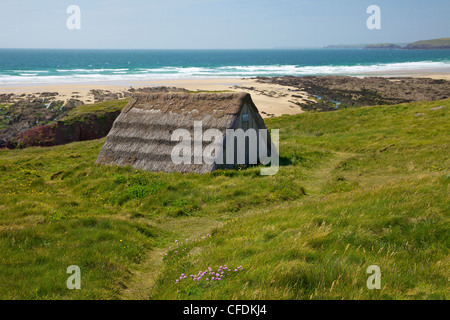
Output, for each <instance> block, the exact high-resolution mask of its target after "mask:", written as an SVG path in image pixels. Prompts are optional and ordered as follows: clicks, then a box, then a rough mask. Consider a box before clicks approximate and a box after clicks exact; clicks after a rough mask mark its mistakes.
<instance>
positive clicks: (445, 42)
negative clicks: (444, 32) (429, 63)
mask: <svg viewBox="0 0 450 320" xmlns="http://www.w3.org/2000/svg"><path fill="white" fill-rule="evenodd" d="M406 49H450V38H440V39H433V40H422V41H417V42H413V43H410V44H408V45H407V46H406Z"/></svg>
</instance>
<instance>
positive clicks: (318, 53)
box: [0, 49, 450, 85]
mask: <svg viewBox="0 0 450 320" xmlns="http://www.w3.org/2000/svg"><path fill="white" fill-rule="evenodd" d="M422 69H427V70H436V71H438V70H443V69H446V70H447V71H450V50H362V49H298V50H297V49H296V50H294V49H292V50H45V49H42V50H36V49H0V84H1V85H8V84H28V83H70V82H92V81H116V80H158V79H185V78H233V77H254V76H282V75H294V76H305V75H365V74H371V73H374V72H379V73H383V72H386V73H390V72H396V71H402V70H422Z"/></svg>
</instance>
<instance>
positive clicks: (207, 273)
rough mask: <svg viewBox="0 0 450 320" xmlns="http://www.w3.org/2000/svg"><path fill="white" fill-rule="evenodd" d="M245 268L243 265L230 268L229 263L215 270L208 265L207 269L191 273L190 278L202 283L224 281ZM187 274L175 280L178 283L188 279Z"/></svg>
mask: <svg viewBox="0 0 450 320" xmlns="http://www.w3.org/2000/svg"><path fill="white" fill-rule="evenodd" d="M243 270H244V268H243V267H242V266H239V267H236V268H234V269H233V268H229V267H227V265H223V266H220V267H219V268H218V269H217V271H214V270H213V269H212V268H211V267H208V268H207V269H206V270H200V271H199V272H198V273H197V274H191V275H190V278H191V280H192V281H194V282H197V283H200V281H205V282H206V281H208V282H214V281H216V282H217V281H222V280H223V279H225V278H226V277H229V276H232V275H233V274H236V273H238V272H240V271H243ZM186 278H187V276H186V275H185V274H184V273H182V274H181V276H180V277H179V278H178V279H176V280H175V283H176V284H179V283H180V282H181V281H182V280H184V279H186Z"/></svg>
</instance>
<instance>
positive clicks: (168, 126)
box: [96, 93, 270, 173]
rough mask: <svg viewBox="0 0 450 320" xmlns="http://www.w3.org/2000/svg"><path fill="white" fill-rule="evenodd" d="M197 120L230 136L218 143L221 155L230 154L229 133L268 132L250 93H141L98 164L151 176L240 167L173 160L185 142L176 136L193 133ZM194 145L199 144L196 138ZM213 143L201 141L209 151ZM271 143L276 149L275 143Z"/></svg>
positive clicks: (120, 120) (123, 116)
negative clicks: (180, 132)
mask: <svg viewBox="0 0 450 320" xmlns="http://www.w3.org/2000/svg"><path fill="white" fill-rule="evenodd" d="M196 121H201V123H202V125H203V130H207V129H218V130H220V132H221V133H222V134H223V136H224V137H225V138H224V140H223V141H220V142H219V143H218V146H219V148H221V152H224V151H225V150H224V149H226V145H227V144H226V141H225V140H226V135H225V132H226V130H227V129H242V130H243V131H244V132H246V131H247V130H248V129H256V130H258V129H266V126H265V124H264V120H263V119H262V117H261V115H260V114H259V112H258V109H257V108H256V106H255V104H254V103H253V101H252V99H251V97H250V94H248V93H220V94H218V93H138V94H135V95H133V96H132V97H131V98H130V101H129V103H128V104H127V106H126V107H125V108H124V109H123V110H122V113H121V114H120V115H119V117H118V118H117V119H116V121H115V122H114V124H113V127H112V129H111V131H110V132H109V134H108V136H107V138H106V142H105V144H104V146H103V148H102V150H101V152H100V155H99V157H98V159H97V162H96V163H99V164H114V165H119V166H133V167H134V168H137V169H143V170H149V171H164V172H173V171H176V172H197V173H205V172H211V171H213V170H216V169H218V168H221V167H233V166H235V163H236V162H234V163H233V164H230V163H225V164H223V165H221V164H218V163H210V164H207V163H204V162H203V163H201V164H199V163H198V162H197V164H195V161H192V162H191V164H186V163H180V164H176V163H174V162H173V161H172V160H173V158H172V157H171V156H172V152H173V150H174V147H175V146H176V145H177V144H178V143H179V141H172V140H173V139H172V138H173V136H172V134H173V133H174V131H175V130H177V129H180V128H182V129H187V130H188V131H191V132H192V131H193V130H194V122H196ZM197 123H198V122H197ZM259 139H260V138H259V137H258V141H259ZM267 140H270V137H268V139H267ZM211 141H212V140H211ZM197 142H198V141H197ZM193 143H194V144H195V143H196V141H195V138H194V141H193ZM209 143H210V142H205V141H201V148H202V149H203V150H204V148H205V147H206V145H207V144H209ZM249 143H251V142H250V141H249V140H248V139H247V141H246V156H245V159H246V160H245V161H246V163H248V162H249V155H248V148H249V147H250V146H249V145H248V144H249ZM253 143H255V141H253ZM267 144H268V148H269V149H270V142H269V141H267ZM192 157H194V155H193V156H192ZM258 160H259V158H258ZM224 162H225V161H224Z"/></svg>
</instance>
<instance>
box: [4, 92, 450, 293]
mask: <svg viewBox="0 0 450 320" xmlns="http://www.w3.org/2000/svg"><path fill="white" fill-rule="evenodd" d="M449 110H450V100H443V101H433V102H413V103H409V104H400V105H394V106H375V107H360V108H346V109H342V110H337V111H334V112H306V113H304V114H300V115H296V116H283V117H278V118H273V119H267V120H266V124H267V126H268V127H269V128H277V129H280V155H281V159H280V160H281V165H282V167H281V168H280V170H279V172H278V174H277V175H275V176H264V177H263V176H260V175H259V168H248V169H242V170H229V171H216V172H213V173H211V174H205V175H197V174H178V173H173V174H163V173H151V172H142V171H139V170H134V169H132V168H129V167H128V168H120V167H106V166H97V165H94V162H95V160H96V158H97V156H98V153H99V151H100V149H101V147H102V145H103V143H104V139H100V140H92V141H84V142H75V143H70V144H67V145H63V146H57V147H46V148H36V147H32V148H27V149H23V150H0V193H1V195H2V196H1V197H0V269H1V272H0V287H1V288H2V290H1V291H0V299H116V298H125V299H128V298H133V299H149V298H150V299H446V298H448V297H447V291H448V278H449V276H450V273H449V270H450V268H449V267H450V265H449V256H448V249H449V246H450V242H449V241H450V240H449V239H450V232H449V229H448V213H449V209H450V208H449V203H450V201H449V197H448V195H449V182H450V178H449V174H448V168H449V165H450V161H449V158H448V154H450V150H449V149H450V139H449V136H448V132H449V131H450V125H449V123H450V121H449V120H450V114H449ZM177 243H178V245H177ZM165 254H167V255H165ZM70 265H78V266H79V267H80V268H81V272H82V289H81V290H68V289H67V288H66V280H67V277H68V276H69V275H68V274H67V273H66V269H67V267H68V266H70ZM224 265H227V266H228V268H232V270H233V269H235V268H237V267H240V266H242V268H239V269H236V270H238V271H234V270H233V271H232V272H231V274H230V276H225V277H224V279H223V280H222V281H206V279H201V280H200V281H193V280H192V279H191V278H190V277H189V275H197V274H198V272H199V271H202V270H208V267H211V268H212V269H213V270H217V269H218V268H219V267H220V266H222V267H223V266H224ZM370 265H378V266H380V268H381V273H382V289H381V290H368V289H367V287H366V280H367V277H368V275H367V274H366V269H367V267H368V266H370ZM183 273H184V274H186V275H187V278H186V279H182V280H181V281H179V283H176V280H177V279H178V280H179V279H180V275H181V274H183Z"/></svg>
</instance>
